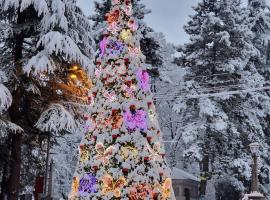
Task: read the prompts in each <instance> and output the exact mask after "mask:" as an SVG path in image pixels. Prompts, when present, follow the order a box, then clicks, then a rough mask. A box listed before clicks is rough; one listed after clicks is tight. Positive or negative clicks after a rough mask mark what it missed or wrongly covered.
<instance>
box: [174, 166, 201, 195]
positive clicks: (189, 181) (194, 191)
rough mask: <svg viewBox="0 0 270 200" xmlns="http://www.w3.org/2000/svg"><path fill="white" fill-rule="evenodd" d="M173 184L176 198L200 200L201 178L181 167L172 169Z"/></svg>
mask: <svg viewBox="0 0 270 200" xmlns="http://www.w3.org/2000/svg"><path fill="white" fill-rule="evenodd" d="M172 185H173V190H174V194H175V198H176V200H198V199H199V185H200V179H199V178H197V177H195V176H193V175H192V174H189V173H187V172H185V171H183V170H181V169H178V168H175V167H174V168H173V169H172Z"/></svg>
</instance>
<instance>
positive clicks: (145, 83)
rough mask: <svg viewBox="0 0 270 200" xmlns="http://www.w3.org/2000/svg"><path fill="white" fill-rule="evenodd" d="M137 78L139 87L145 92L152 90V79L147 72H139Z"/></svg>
mask: <svg viewBox="0 0 270 200" xmlns="http://www.w3.org/2000/svg"><path fill="white" fill-rule="evenodd" d="M137 78H138V80H139V85H140V87H141V89H142V90H143V91H149V90H150V83H149V82H150V77H149V74H148V73H147V71H146V70H139V71H138V72H137Z"/></svg>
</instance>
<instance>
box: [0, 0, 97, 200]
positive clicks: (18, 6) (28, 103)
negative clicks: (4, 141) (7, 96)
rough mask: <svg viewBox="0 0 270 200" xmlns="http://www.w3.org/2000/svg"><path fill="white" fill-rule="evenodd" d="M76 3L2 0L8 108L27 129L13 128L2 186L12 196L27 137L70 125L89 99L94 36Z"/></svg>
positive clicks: (17, 184)
mask: <svg viewBox="0 0 270 200" xmlns="http://www.w3.org/2000/svg"><path fill="white" fill-rule="evenodd" d="M75 3H76V2H75V1H73V0H53V1H52V0H31V1H30V0H29V1H27V0H23V1H19V0H1V1H0V14H1V17H0V18H1V33H3V34H1V37H0V39H1V46H2V47H3V48H2V49H1V57H0V59H1V63H2V65H1V67H0V68H1V70H2V71H3V72H5V74H6V75H7V83H8V84H7V87H8V88H9V90H10V92H11V94H12V99H13V103H12V105H11V107H10V108H9V109H8V111H7V114H8V118H10V120H11V122H13V123H15V124H17V125H20V126H21V127H22V129H23V130H24V134H23V135H22V134H12V133H11V132H10V137H11V169H10V170H9V171H10V172H9V175H10V178H9V179H10V180H9V183H10V185H9V187H8V190H9V191H2V192H3V193H6V192H8V193H9V194H8V199H17V198H18V192H19V189H20V169H21V160H22V157H21V155H22V152H21V150H22V148H21V147H22V145H23V142H24V141H27V140H28V142H27V143H28V144H31V143H29V141H32V140H36V137H37V136H38V135H39V133H40V131H39V130H41V131H46V132H53V133H60V132H61V130H71V129H72V128H74V125H75V120H76V119H79V116H80V115H78V112H80V111H81V110H83V109H79V107H80V104H76V103H74V102H75V101H76V102H78V101H80V102H83V103H85V102H86V101H87V93H88V89H89V88H90V87H91V82H90V81H89V80H88V76H87V73H88V72H90V70H89V69H90V68H91V65H92V55H93V54H92V53H93V50H92V44H93V42H92V39H91V35H90V31H91V30H90V23H89V21H88V19H87V18H86V17H85V16H84V15H83V14H82V12H81V10H80V9H79V8H78V7H77V6H76V5H75ZM74 94H75V95H74ZM81 97H83V98H81ZM78 99H79V100H78ZM77 105H78V106H77ZM74 107H76V109H74ZM80 114H81V113H80ZM35 127H37V128H35ZM38 129H39V130H38ZM41 137H42V136H41ZM23 139H24V141H23ZM26 163H27V162H26ZM30 171H31V170H30ZM32 171H33V170H32Z"/></svg>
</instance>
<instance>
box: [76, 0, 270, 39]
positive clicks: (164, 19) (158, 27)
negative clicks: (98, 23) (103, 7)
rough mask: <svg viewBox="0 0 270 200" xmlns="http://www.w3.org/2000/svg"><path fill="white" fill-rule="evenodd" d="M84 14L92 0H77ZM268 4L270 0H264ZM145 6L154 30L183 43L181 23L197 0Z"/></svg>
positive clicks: (154, 0)
mask: <svg viewBox="0 0 270 200" xmlns="http://www.w3.org/2000/svg"><path fill="white" fill-rule="evenodd" d="M77 1H78V5H79V6H81V7H82V9H83V11H84V12H85V14H87V15H89V14H91V13H93V11H94V8H93V6H94V3H93V2H94V0H77ZM266 1H267V2H268V5H270V0H266ZM142 2H143V3H144V4H146V6H147V8H149V9H151V10H152V13H151V14H148V15H147V16H146V19H145V20H146V22H147V23H148V25H149V26H150V27H152V28H154V29H155V31H158V32H163V33H164V34H165V36H166V38H167V40H168V41H169V42H173V43H175V44H183V43H184V42H185V41H187V39H188V36H187V35H186V34H185V32H184V31H183V25H184V24H186V22H187V20H188V19H189V15H190V14H193V10H192V6H196V5H197V2H198V0H142Z"/></svg>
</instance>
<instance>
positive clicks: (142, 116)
mask: <svg viewBox="0 0 270 200" xmlns="http://www.w3.org/2000/svg"><path fill="white" fill-rule="evenodd" d="M124 121H125V124H126V127H127V128H128V129H130V130H135V129H136V128H138V129H141V130H143V131H146V130H147V121H146V112H145V111H144V110H137V111H136V112H135V113H132V112H131V111H130V110H128V111H126V112H125V113H124Z"/></svg>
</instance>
